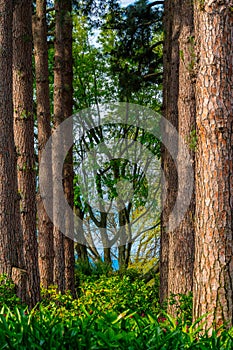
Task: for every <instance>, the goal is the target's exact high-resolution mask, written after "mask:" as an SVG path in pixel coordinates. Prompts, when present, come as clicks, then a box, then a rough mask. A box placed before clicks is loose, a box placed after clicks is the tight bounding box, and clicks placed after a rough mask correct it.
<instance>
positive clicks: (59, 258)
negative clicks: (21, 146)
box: [52, 0, 65, 292]
mask: <svg viewBox="0 0 233 350" xmlns="http://www.w3.org/2000/svg"><path fill="white" fill-rule="evenodd" d="M54 5H55V21H56V25H55V43H54V50H55V53H54V127H55V129H56V128H57V127H58V126H59V125H60V124H61V123H62V122H63V120H64V99H63V90H64V76H63V71H64V66H65V64H64V41H63V33H62V26H63V24H64V18H63V12H62V1H60V0H57V1H55V4H54ZM63 147H64V144H63V140H58V144H56V143H55V142H53V154H52V167H53V177H54V179H56V178H57V177H59V176H61V174H60V173H59V172H60V168H61V164H60V163H61V157H60V152H61V151H62V148H63ZM60 180H62V179H60ZM59 192H60V191H59V188H57V182H56V181H55V182H54V186H53V218H54V221H56V222H59V218H60V216H61V215H64V216H65V213H63V212H62V211H61V208H60V196H62V195H64V194H63V193H60V196H59ZM53 235H54V283H55V284H56V285H57V287H58V289H59V290H60V291H61V292H64V290H65V255H64V235H63V233H62V232H60V231H59V228H58V227H55V226H54V229H53Z"/></svg>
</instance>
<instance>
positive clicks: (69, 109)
mask: <svg viewBox="0 0 233 350" xmlns="http://www.w3.org/2000/svg"><path fill="white" fill-rule="evenodd" d="M63 11H64V25H63V33H64V35H63V36H64V62H65V67H64V119H67V118H69V117H71V116H72V114H73V55H72V28H73V23H72V15H71V13H72V0H66V1H64V8H63ZM68 132H69V138H72V134H73V130H72V128H70V130H67V133H68ZM73 182H74V170H73V149H72V148H71V149H70V150H69V152H68V154H67V157H66V160H65V163H64V193H65V197H66V199H67V202H68V203H69V205H70V207H71V208H72V209H73V206H74V189H73ZM68 235H69V237H68ZM64 245H65V246H64V247H65V280H66V289H67V290H70V291H71V293H72V295H73V296H75V278H74V266H75V259H74V222H73V217H71V215H68V214H67V215H66V237H65V240H64Z"/></svg>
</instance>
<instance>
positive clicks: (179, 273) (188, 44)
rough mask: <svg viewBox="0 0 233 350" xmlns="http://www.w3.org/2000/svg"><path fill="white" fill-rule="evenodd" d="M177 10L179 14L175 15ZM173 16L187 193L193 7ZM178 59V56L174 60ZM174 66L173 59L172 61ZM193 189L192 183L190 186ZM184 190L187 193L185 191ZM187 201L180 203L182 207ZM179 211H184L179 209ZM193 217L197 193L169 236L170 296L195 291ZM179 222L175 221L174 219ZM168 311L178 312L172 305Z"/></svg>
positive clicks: (182, 6) (185, 3) (184, 0)
mask: <svg viewBox="0 0 233 350" xmlns="http://www.w3.org/2000/svg"><path fill="white" fill-rule="evenodd" d="M175 11H177V13H175ZM180 13H182V14H183V16H180ZM173 16H174V19H175V20H176V21H177V19H178V18H179V24H178V21H177V22H176V26H177V28H178V26H179V27H180V29H179V31H178V33H177V39H178V45H179V52H180V55H179V56H180V57H179V61H180V62H179V81H178V100H177V106H178V129H179V137H180V138H181V140H180V141H179V149H178V162H177V166H178V168H179V178H178V182H179V191H180V193H185V189H186V188H187V187H188V186H189V182H190V181H191V179H190V175H189V172H190V169H189V168H187V164H186V163H185V162H184V161H183V159H184V157H186V154H185V153H184V152H185V151H186V150H184V148H183V147H182V142H184V143H185V144H186V146H187V151H188V152H189V153H190V162H191V164H190V165H191V166H192V167H193V170H194V149H193V148H195V141H196V140H195V137H196V134H195V131H196V130H195V88H194V86H195V85H194V63H195V53H194V50H195V49H194V23H193V20H194V19H193V4H192V2H191V1H190V0H180V1H177V6H175V7H173ZM175 59H176V60H177V56H176V58H175ZM170 64H173V60H172V61H171V62H170ZM190 186H191V184H190ZM183 191H184V192H183ZM183 203H185V198H184V200H183V201H182V202H181V203H180V204H181V205H183ZM178 211H179V212H181V210H179V209H178ZM194 214H195V198H194V193H193V197H192V200H191V203H190V206H189V208H188V210H187V212H186V214H185V216H184V218H183V220H182V222H181V223H180V224H178V227H177V228H176V229H175V230H173V231H171V232H170V233H169V259H168V260H169V269H168V295H169V294H170V293H173V294H180V293H181V294H186V293H188V292H191V291H192V286H193V264H194ZM174 219H176V218H174ZM169 312H170V313H174V312H175V310H174V308H173V307H172V306H169Z"/></svg>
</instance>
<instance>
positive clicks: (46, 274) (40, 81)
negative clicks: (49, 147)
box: [33, 0, 54, 288]
mask: <svg viewBox="0 0 233 350" xmlns="http://www.w3.org/2000/svg"><path fill="white" fill-rule="evenodd" d="M33 38H34V52H35V69H36V97H37V122H38V156H39V167H40V160H41V156H42V152H43V149H44V147H45V144H46V142H47V141H48V139H49V137H50V136H51V126H50V120H51V116H50V101H49V71H48V47H47V24H46V0H37V1H36V14H35V15H34V18H33ZM51 156H52V155H51ZM43 171H44V172H45V173H46V174H45V176H46V178H47V181H48V182H50V183H51V186H52V163H51V161H50V162H48V164H45V165H44V167H43ZM49 200H50V202H52V196H51V198H50V199H49ZM37 213H38V242H39V247H38V248H39V268H40V278H41V284H42V286H43V287H45V288H48V287H49V286H50V285H51V284H53V259H54V251H53V224H52V222H51V220H50V218H49V217H48V215H47V213H46V211H45V208H44V205H43V202H42V198H41V196H40V193H39V192H38V194H37Z"/></svg>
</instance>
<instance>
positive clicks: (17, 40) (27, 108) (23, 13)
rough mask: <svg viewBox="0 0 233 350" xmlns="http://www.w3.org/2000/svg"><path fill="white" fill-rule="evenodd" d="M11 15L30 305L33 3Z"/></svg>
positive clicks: (24, 2) (33, 278)
mask: <svg viewBox="0 0 233 350" xmlns="http://www.w3.org/2000/svg"><path fill="white" fill-rule="evenodd" d="M14 6H15V7H14V13H13V101H14V133H15V144H16V150H17V155H18V159H17V166H18V190H19V194H20V197H21V199H20V214H21V215H20V218H21V225H22V230H23V240H24V258H25V266H26V270H27V274H28V291H29V297H30V298H29V300H28V303H29V306H30V307H33V306H34V305H35V304H36V303H37V302H38V301H39V300H40V278H39V267H38V246H37V238H36V181H35V162H34V117H33V94H32V91H33V78H32V3H31V1H29V0H20V1H15V4H14Z"/></svg>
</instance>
